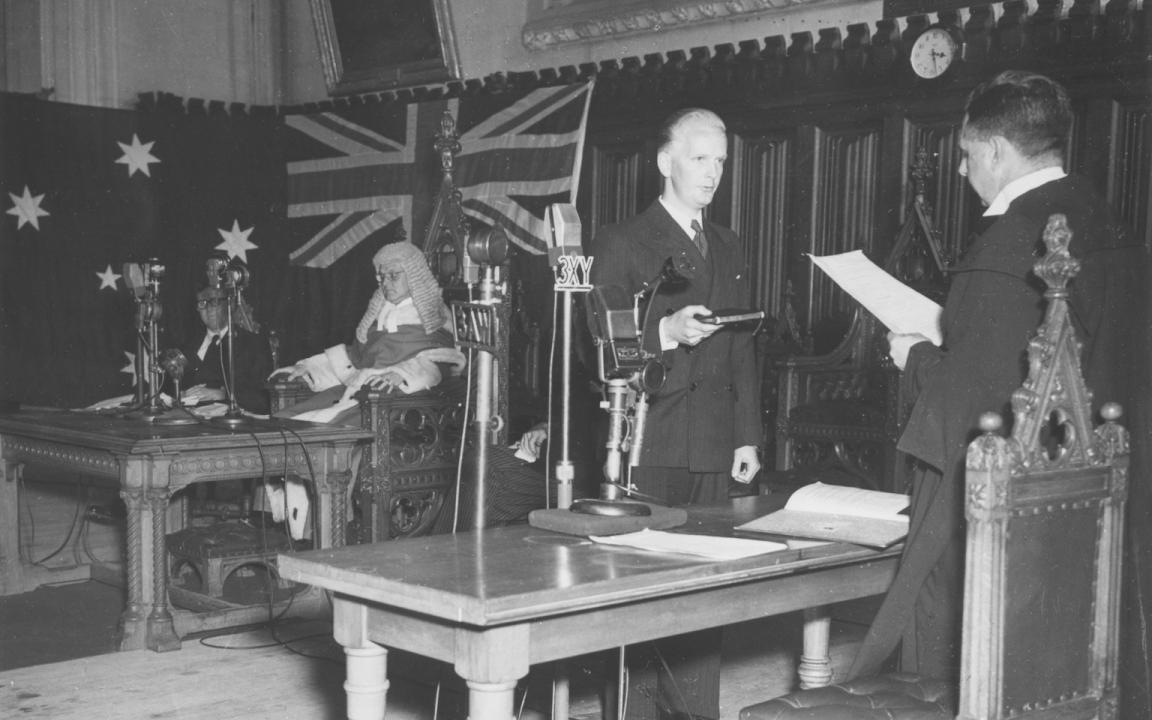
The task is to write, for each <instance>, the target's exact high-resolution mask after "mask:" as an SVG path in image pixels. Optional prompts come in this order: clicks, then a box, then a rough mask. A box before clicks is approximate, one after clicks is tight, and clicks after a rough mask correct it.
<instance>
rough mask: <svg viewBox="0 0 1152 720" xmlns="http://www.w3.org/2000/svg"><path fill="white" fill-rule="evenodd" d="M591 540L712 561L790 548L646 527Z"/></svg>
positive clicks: (777, 544) (778, 544)
mask: <svg viewBox="0 0 1152 720" xmlns="http://www.w3.org/2000/svg"><path fill="white" fill-rule="evenodd" d="M589 539H590V540H592V541H593V542H597V543H601V544H603V545H619V546H622V547H630V548H636V549H639V550H651V551H654V552H665V553H679V554H683V555H696V556H699V557H705V558H709V559H712V560H738V559H740V558H746V557H752V556H753V555H764V554H765V553H773V552H779V551H780V550H787V549H788V546H787V545H785V544H784V543H779V542H772V541H770V540H751V539H748V538H735V537H718V536H715V535H690V534H687V533H673V532H664V531H663V530H650V529H647V528H645V529H644V530H639V531H637V532H631V533H624V534H622V535H592V536H590V537H589Z"/></svg>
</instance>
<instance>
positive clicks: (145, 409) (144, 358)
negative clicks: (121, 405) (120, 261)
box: [123, 270, 166, 422]
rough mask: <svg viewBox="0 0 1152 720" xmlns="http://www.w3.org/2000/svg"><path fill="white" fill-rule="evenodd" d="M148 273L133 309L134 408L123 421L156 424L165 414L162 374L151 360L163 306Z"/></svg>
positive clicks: (157, 284)
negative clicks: (134, 336)
mask: <svg viewBox="0 0 1152 720" xmlns="http://www.w3.org/2000/svg"><path fill="white" fill-rule="evenodd" d="M148 272H149V275H147V279H146V284H145V286H144V292H143V293H142V294H141V295H140V297H139V299H138V300H137V305H136V359H135V366H136V398H135V399H136V403H135V408H134V409H132V410H130V411H129V412H126V413H125V414H124V415H123V417H124V418H127V419H132V420H144V421H146V422H156V420H157V419H159V418H161V417H163V416H164V414H165V412H166V410H165V408H164V407H162V406H161V405H160V384H161V380H162V378H163V371H162V370H160V369H159V368H158V364H157V362H156V358H155V357H154V355H155V352H156V348H157V347H158V346H159V344H160V329H159V321H160V316H161V314H162V313H163V306H162V305H161V304H160V281H159V279H158V277H157V276H153V275H151V274H150V273H151V271H150V270H149V271H148ZM145 385H147V386H148V387H147V389H146V388H145Z"/></svg>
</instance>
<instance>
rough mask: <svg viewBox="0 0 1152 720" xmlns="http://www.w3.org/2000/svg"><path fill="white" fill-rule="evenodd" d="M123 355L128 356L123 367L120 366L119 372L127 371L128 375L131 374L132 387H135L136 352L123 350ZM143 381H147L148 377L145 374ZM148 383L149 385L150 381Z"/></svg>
mask: <svg viewBox="0 0 1152 720" xmlns="http://www.w3.org/2000/svg"><path fill="white" fill-rule="evenodd" d="M124 357H126V358H128V364H127V365H125V366H124V367H122V368H120V372H122V373H128V374H129V375H131V376H132V387H136V353H130V352H128V351H127V350H125V351H124ZM144 381H145V382H148V381H149V378H148V377H147V376H145V377H144ZM148 384H149V385H151V384H152V383H151V382H148Z"/></svg>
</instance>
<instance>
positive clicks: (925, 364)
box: [851, 176, 1148, 676]
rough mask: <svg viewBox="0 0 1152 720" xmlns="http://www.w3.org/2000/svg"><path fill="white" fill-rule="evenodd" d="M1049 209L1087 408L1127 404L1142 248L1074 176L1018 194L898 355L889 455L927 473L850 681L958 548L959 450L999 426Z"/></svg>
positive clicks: (1013, 383)
mask: <svg viewBox="0 0 1152 720" xmlns="http://www.w3.org/2000/svg"><path fill="white" fill-rule="evenodd" d="M1053 213H1063V214H1065V215H1066V216H1067V219H1068V225H1069V228H1070V229H1071V231H1072V242H1071V245H1070V248H1069V250H1070V252H1071V254H1072V255H1073V256H1074V257H1076V258H1078V259H1080V260H1081V271H1080V273H1079V274H1078V275H1077V276H1076V277H1075V278H1074V279H1073V280H1072V282H1071V284H1070V285H1069V291H1070V295H1069V306H1070V308H1071V311H1072V316H1073V319H1074V322H1075V323H1076V326H1077V327H1076V330H1077V334H1078V337H1079V339H1080V341H1081V342H1082V343H1083V348H1084V349H1083V353H1082V367H1083V371H1084V375H1085V378H1086V380H1087V383H1088V386H1089V389H1091V390H1092V391H1093V398H1094V405H1095V406H1096V408H1097V409H1098V408H1099V405H1100V404H1101V403H1103V402H1107V401H1110V400H1119V401H1120V402H1122V403H1125V404H1128V403H1130V402H1131V401H1133V400H1135V398H1136V396H1135V394H1134V388H1133V385H1132V383H1133V381H1134V380H1135V379H1136V378H1137V377H1138V374H1137V373H1136V372H1134V371H1133V368H1134V367H1136V366H1135V363H1136V362H1139V361H1140V356H1141V354H1142V352H1141V351H1140V350H1138V349H1137V347H1136V343H1137V342H1138V341H1142V340H1143V339H1145V338H1146V337H1147V335H1148V332H1147V330H1146V329H1142V330H1140V331H1137V329H1136V328H1134V327H1133V325H1132V323H1133V322H1135V321H1137V319H1138V318H1139V317H1140V315H1141V313H1140V312H1138V311H1140V310H1142V309H1143V308H1141V307H1138V306H1139V305H1140V304H1141V303H1140V302H1139V301H1138V300H1137V299H1138V298H1142V297H1145V295H1143V294H1142V293H1143V289H1144V288H1145V287H1146V286H1145V283H1144V280H1143V271H1144V268H1145V266H1146V263H1147V258H1146V255H1145V253H1144V249H1143V247H1142V246H1140V245H1139V244H1138V243H1136V242H1135V241H1134V240H1133V239H1131V238H1130V237H1129V236H1128V234H1127V233H1125V232H1124V230H1123V229H1122V228H1121V227H1119V226H1118V225H1117V223H1116V222H1115V221H1114V220H1113V218H1112V217H1111V213H1110V212H1109V211H1108V209H1107V207H1106V206H1105V205H1104V203H1103V202H1102V201H1101V200H1100V199H1099V198H1098V197H1097V196H1096V194H1095V193H1094V192H1093V190H1092V188H1091V185H1090V184H1089V183H1088V182H1087V181H1086V180H1084V179H1083V178H1079V177H1076V176H1069V177H1066V178H1064V179H1062V180H1057V181H1054V182H1050V183H1047V184H1045V185H1042V186H1040V187H1038V188H1035V189H1034V190H1031V191H1029V192H1027V193H1025V194H1023V195H1021V196H1020V197H1018V198H1016V199H1015V200H1014V201H1013V202H1012V204H1011V205H1010V206H1009V208H1008V210H1007V212H1005V213H1004V214H1003V215H1001V216H1000V217H998V218H989V220H991V222H990V224H989V225H988V227H987V229H986V230H985V231H984V232H983V233H982V234H981V235H980V236H979V237H978V238H977V239H976V240H975V242H973V244H972V245H971V246H970V247H969V248H968V250H967V251H966V252H965V254H964V256H963V257H962V258H961V259H960V262H959V263H958V264H957V265H956V267H955V268H954V273H953V277H952V284H951V287H950V289H949V291H948V297H947V299H946V301H945V304H944V311H943V314H942V316H941V321H940V322H941V329H942V331H943V336H944V344H943V347H940V348H937V347H934V346H932V345H931V344H930V343H920V344H917V345H915V346H913V347H912V349H911V351H910V352H909V355H908V362H907V365H906V366H905V369H904V373H903V375H902V382H904V383H906V387H907V390H908V392H909V393H910V394H909V396H910V397H913V398H914V402H913V405H912V411H911V414H910V417H909V420H908V423H907V424H906V426H905V431H904V434H903V436H902V437H901V438H900V442H899V445H898V447H899V448H900V449H901V450H903V451H905V452H907V453H909V454H911V455H914V456H915V457H917V458H919V459H920V460H922V461H924V462H925V463H927V464H928V465H929V466H931V469H929V470H927V471H926V472H922V473H920V474H919V476H918V477H917V478H916V480H915V482H914V484H913V491H912V494H913V503H912V515H911V525H910V528H909V535H908V540H907V541H906V545H905V550H904V558H903V560H902V562H901V565H900V569H899V571H898V573H897V576H896V579H895V580H894V582H893V585H892V589H891V590H890V591H889V593H888V596H887V597H886V598H885V601H884V604H883V605H882V607H881V609H880V612H879V613H878V614H877V617H876V619H875V621H874V623H873V626H872V628H871V630H870V631H869V635H868V637H867V638H866V640H865V643H864V645H863V647H862V648H861V652H860V655H859V656H858V657H857V659H856V663H855V664H854V665H853V668H852V671H851V675H852V676H858V675H866V674H870V673H872V672H875V671H876V669H877V668H878V666H879V665H880V663H881V662H882V661H883V660H884V659H885V657H887V655H888V654H889V653H890V652H891V650H892V649H893V648H894V647H895V645H896V643H897V641H898V639H899V634H900V632H901V631H902V629H903V627H904V625H905V623H907V622H908V618H909V616H910V613H911V608H912V607H913V605H914V603H915V601H916V596H917V593H919V591H920V588H921V586H922V585H923V583H924V580H925V579H926V578H927V577H928V574H929V573H930V572H931V571H932V570H933V568H934V567H935V566H936V564H937V562H938V561H940V560H941V558H942V556H943V555H944V553H945V552H955V551H957V549H959V550H960V551H961V552H962V548H963V542H964V521H963V518H964V505H963V503H964V501H963V498H964V459H965V454H966V448H967V443H968V442H970V441H971V440H972V439H973V438H974V437H975V435H976V433H977V423H978V420H979V417H980V414H981V413H983V412H985V411H988V410H995V411H1000V412H1002V413H1007V414H1005V415H1004V417H1005V421H1006V423H1010V422H1011V413H1010V412H1009V403H1010V400H1011V395H1012V392H1013V391H1014V390H1015V389H1016V388H1017V387H1019V386H1020V385H1021V384H1022V383H1023V381H1024V379H1025V377H1026V375H1027V347H1028V341H1029V340H1030V339H1031V338H1032V337H1033V336H1034V335H1035V333H1036V330H1037V328H1038V327H1039V325H1040V322H1041V320H1042V319H1043V316H1044V310H1045V301H1044V297H1043V293H1044V290H1045V289H1046V288H1045V287H1044V283H1043V281H1042V280H1040V279H1039V278H1038V277H1036V276H1035V274H1034V273H1033V272H1032V266H1033V265H1034V264H1035V262H1036V261H1037V260H1038V259H1039V258H1040V257H1041V256H1043V255H1044V254H1045V253H1046V252H1047V249H1046V248H1045V246H1044V243H1043V239H1042V236H1043V232H1044V228H1045V226H1046V225H1047V223H1048V217H1049V215H1051V214H1053ZM1134 301H1135V302H1134ZM1133 305H1136V306H1137V307H1133ZM1136 435H1137V433H1134V434H1133V436H1134V437H1135V436H1136ZM953 590H954V592H952V593H951V594H949V593H941V594H938V595H937V597H936V598H935V603H936V605H937V610H936V612H935V615H936V616H937V617H942V616H946V615H949V614H953V615H954V614H958V613H959V612H960V607H961V605H962V601H963V581H962V578H955V579H954V582H953ZM958 640H959V639H958V638H957V641H958ZM906 669H907V668H906Z"/></svg>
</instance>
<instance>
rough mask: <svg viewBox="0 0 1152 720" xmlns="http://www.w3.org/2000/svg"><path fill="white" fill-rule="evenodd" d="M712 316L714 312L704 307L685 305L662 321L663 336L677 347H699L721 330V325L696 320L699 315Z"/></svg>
mask: <svg viewBox="0 0 1152 720" xmlns="http://www.w3.org/2000/svg"><path fill="white" fill-rule="evenodd" d="M711 314H712V311H711V310H709V309H708V308H707V307H705V306H703V305H685V306H684V307H682V308H680V309H679V310H677V311H676V312H674V313H672V314H671V315H669V316H668V317H666V318H663V319H662V320H661V321H660V327H661V328H662V330H663V336H664V338H665V339H667V340H670V341H672V342H675V343H676V344H677V345H699V344H700V343H701V342H702V341H704V340H707V339H708V338H710V337H712V333H714V332H716V331H717V330H719V329H720V326H719V325H713V324H710V323H703V322H700V321H699V320H697V319H696V316H697V315H711Z"/></svg>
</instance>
